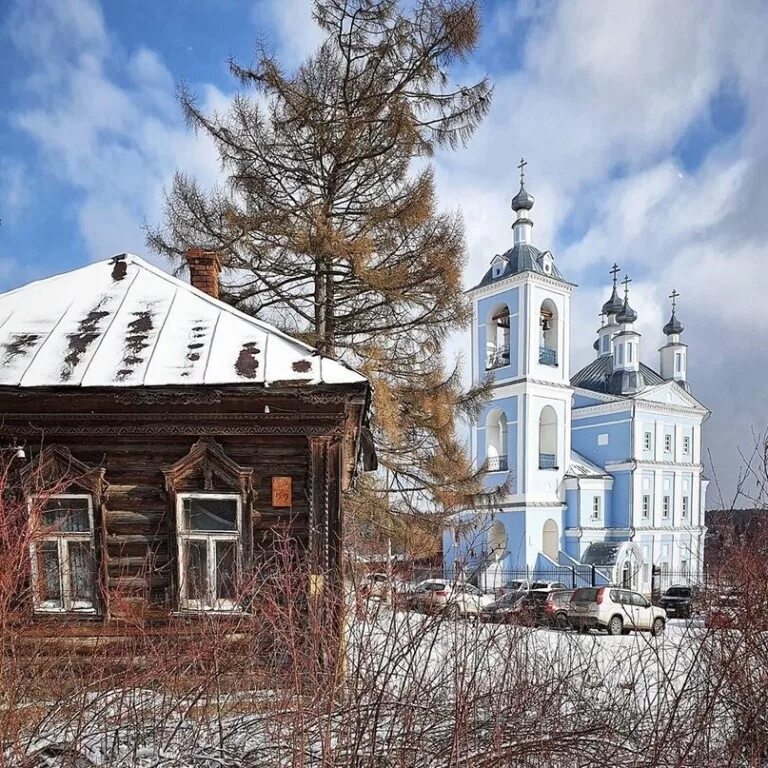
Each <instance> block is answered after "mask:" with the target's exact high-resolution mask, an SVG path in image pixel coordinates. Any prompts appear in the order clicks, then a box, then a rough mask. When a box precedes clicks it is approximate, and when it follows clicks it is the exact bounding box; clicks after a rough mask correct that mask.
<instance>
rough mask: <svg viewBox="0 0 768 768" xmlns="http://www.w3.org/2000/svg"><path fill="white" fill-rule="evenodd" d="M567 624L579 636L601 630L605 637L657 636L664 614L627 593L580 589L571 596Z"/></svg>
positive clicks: (627, 591)
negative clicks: (603, 631) (641, 633)
mask: <svg viewBox="0 0 768 768" xmlns="http://www.w3.org/2000/svg"><path fill="white" fill-rule="evenodd" d="M568 623H569V624H570V625H571V626H572V627H573V628H574V629H576V630H579V631H580V632H588V631H589V630H590V629H604V630H605V631H606V632H607V633H608V634H609V635H621V634H628V633H629V632H631V631H632V630H640V631H645V632H650V633H651V634H652V635H660V634H661V633H662V632H664V627H665V625H666V623H667V612H666V611H665V610H664V609H663V608H658V607H657V606H655V605H651V603H650V602H649V601H648V600H646V598H645V597H643V596H642V595H641V594H640V593H639V592H632V591H631V590H629V589H621V588H619V587H582V588H581V589H577V590H576V591H575V592H574V593H573V595H572V596H571V602H570V604H569V606H568Z"/></svg>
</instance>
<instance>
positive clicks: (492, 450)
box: [485, 408, 509, 472]
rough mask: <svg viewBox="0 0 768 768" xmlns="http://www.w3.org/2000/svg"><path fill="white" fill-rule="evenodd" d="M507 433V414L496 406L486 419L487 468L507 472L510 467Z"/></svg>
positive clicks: (491, 470) (490, 470)
mask: <svg viewBox="0 0 768 768" xmlns="http://www.w3.org/2000/svg"><path fill="white" fill-rule="evenodd" d="M507 434H508V432H507V417H506V414H505V413H504V411H501V410H499V409H498V408H494V409H493V410H492V411H491V412H490V413H489V414H488V418H487V419H486V421H485V455H486V468H487V470H488V471H489V472H506V470H507V469H508V464H509V461H508V453H507V452H508V447H507V445H508V442H507Z"/></svg>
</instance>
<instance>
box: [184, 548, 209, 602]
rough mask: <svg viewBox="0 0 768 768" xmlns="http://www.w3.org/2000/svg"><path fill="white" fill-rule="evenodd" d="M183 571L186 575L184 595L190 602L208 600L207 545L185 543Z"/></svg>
mask: <svg viewBox="0 0 768 768" xmlns="http://www.w3.org/2000/svg"><path fill="white" fill-rule="evenodd" d="M184 555H185V563H184V570H185V572H186V575H187V583H186V590H185V591H186V594H187V598H188V599H190V600H207V599H208V544H207V542H205V541H187V542H186V543H185V545H184Z"/></svg>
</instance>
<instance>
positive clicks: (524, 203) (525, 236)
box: [512, 157, 533, 245]
mask: <svg viewBox="0 0 768 768" xmlns="http://www.w3.org/2000/svg"><path fill="white" fill-rule="evenodd" d="M526 165H528V163H527V162H526V161H525V158H523V157H521V158H520V164H519V165H518V166H517V167H518V170H519V171H520V190H519V191H518V193H517V194H516V195H515V196H514V197H513V198H512V210H513V211H514V212H515V214H516V218H515V220H514V222H513V223H512V230H513V232H514V233H515V245H519V244H526V245H530V244H531V230H532V228H533V222H532V221H531V217H530V211H531V208H533V195H532V194H531V193H530V192H529V191H528V190H527V189H526V188H525V166H526Z"/></svg>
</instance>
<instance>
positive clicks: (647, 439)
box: [643, 432, 653, 451]
mask: <svg viewBox="0 0 768 768" xmlns="http://www.w3.org/2000/svg"><path fill="white" fill-rule="evenodd" d="M643 450H644V451H652V450H653V432H646V433H645V434H644V435H643Z"/></svg>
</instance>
